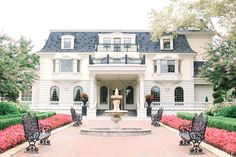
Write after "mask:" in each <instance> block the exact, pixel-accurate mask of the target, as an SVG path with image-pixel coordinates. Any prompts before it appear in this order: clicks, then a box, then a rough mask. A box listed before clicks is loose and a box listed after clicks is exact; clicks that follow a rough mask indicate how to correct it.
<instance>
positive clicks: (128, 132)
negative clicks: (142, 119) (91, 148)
mask: <svg viewBox="0 0 236 157" xmlns="http://www.w3.org/2000/svg"><path fill="white" fill-rule="evenodd" d="M80 133H81V134H83V135H91V136H139V135H149V134H151V130H150V129H142V128H120V129H112V128H85V129H81V130H80Z"/></svg>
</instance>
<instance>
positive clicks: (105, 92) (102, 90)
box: [100, 86, 108, 104]
mask: <svg viewBox="0 0 236 157" xmlns="http://www.w3.org/2000/svg"><path fill="white" fill-rule="evenodd" d="M107 97H108V89H107V87H106V86H102V87H101V88H100V104H107V103H108V100H107Z"/></svg>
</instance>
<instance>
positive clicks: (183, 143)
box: [179, 139, 190, 146]
mask: <svg viewBox="0 0 236 157" xmlns="http://www.w3.org/2000/svg"><path fill="white" fill-rule="evenodd" d="M189 144H190V141H187V140H185V139H181V140H180V141H179V145H181V146H186V145H189Z"/></svg>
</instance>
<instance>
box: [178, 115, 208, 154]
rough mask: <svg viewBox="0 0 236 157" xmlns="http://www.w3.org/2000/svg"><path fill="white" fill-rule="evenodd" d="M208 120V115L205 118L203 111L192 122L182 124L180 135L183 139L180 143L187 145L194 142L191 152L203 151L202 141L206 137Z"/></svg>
mask: <svg viewBox="0 0 236 157" xmlns="http://www.w3.org/2000/svg"><path fill="white" fill-rule="evenodd" d="M207 122H208V119H207V117H206V118H204V117H203V114H202V113H201V114H199V115H197V114H196V115H195V116H194V117H193V120H192V122H191V123H190V124H188V125H181V126H180V127H179V135H180V136H181V138H182V139H181V140H180V141H179V144H180V145H187V144H190V143H191V142H192V144H193V147H192V148H191V149H190V152H191V153H192V152H194V151H195V152H202V149H201V148H200V143H201V142H202V141H203V140H204V139H205V131H206V127H207Z"/></svg>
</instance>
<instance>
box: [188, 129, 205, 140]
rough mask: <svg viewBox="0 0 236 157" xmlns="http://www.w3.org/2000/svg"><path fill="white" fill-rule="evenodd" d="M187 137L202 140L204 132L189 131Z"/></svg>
mask: <svg viewBox="0 0 236 157" xmlns="http://www.w3.org/2000/svg"><path fill="white" fill-rule="evenodd" d="M189 137H190V139H192V140H195V141H202V140H204V134H201V132H198V131H192V132H190V133H189Z"/></svg>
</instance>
